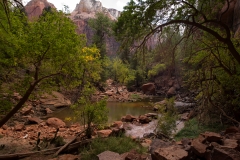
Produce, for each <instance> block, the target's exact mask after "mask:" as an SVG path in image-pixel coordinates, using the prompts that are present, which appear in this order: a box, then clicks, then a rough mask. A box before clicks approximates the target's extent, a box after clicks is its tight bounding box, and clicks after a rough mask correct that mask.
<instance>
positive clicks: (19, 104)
mask: <svg viewBox="0 0 240 160" xmlns="http://www.w3.org/2000/svg"><path fill="white" fill-rule="evenodd" d="M37 83H38V82H34V83H33V84H31V85H30V86H29V88H28V90H27V91H26V93H25V95H24V96H23V98H22V99H21V100H20V101H19V102H18V104H16V106H15V107H14V108H13V109H12V110H11V111H10V112H9V113H8V114H7V115H6V116H5V117H3V118H2V119H1V120H0V127H2V126H3V125H4V124H5V123H6V122H7V121H8V120H9V119H10V118H11V117H12V116H13V115H14V114H15V113H16V112H17V111H18V110H19V109H20V108H21V107H22V106H23V105H24V103H25V102H26V101H27V100H28V98H29V96H30V94H31V93H32V91H33V90H34V88H35V86H36V85H37Z"/></svg>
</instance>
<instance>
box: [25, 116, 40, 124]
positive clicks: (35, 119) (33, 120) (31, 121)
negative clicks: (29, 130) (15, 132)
mask: <svg viewBox="0 0 240 160" xmlns="http://www.w3.org/2000/svg"><path fill="white" fill-rule="evenodd" d="M41 122H42V120H41V119H40V118H38V117H29V118H28V123H29V124H40V123H41Z"/></svg>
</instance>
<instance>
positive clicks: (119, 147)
mask: <svg viewBox="0 0 240 160" xmlns="http://www.w3.org/2000/svg"><path fill="white" fill-rule="evenodd" d="M132 149H134V150H136V151H137V152H139V153H143V152H146V149H145V148H143V147H142V146H141V145H140V144H138V143H137V142H134V141H133V140H132V139H131V138H129V137H109V138H106V139H102V138H97V139H93V141H92V142H91V143H90V144H89V146H87V147H86V148H84V149H83V151H81V159H83V160H89V159H91V160H95V159H96V160H97V159H98V157H97V155H98V154H100V153H102V152H104V151H112V152H117V153H119V154H122V153H126V152H128V151H130V150H132Z"/></svg>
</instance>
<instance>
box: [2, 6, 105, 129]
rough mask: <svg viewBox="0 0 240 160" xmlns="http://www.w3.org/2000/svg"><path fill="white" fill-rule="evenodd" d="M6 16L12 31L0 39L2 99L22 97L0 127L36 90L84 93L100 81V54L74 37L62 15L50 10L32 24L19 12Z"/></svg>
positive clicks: (73, 28) (67, 19)
mask: <svg viewBox="0 0 240 160" xmlns="http://www.w3.org/2000/svg"><path fill="white" fill-rule="evenodd" d="M9 15H10V19H9V20H11V28H10V27H8V28H7V29H8V30H7V31H6V32H5V34H6V36H4V37H1V39H2V40H3V41H4V42H5V43H3V45H1V50H0V51H1V54H0V56H1V67H2V68H1V69H2V70H3V71H4V72H2V73H1V77H2V79H1V82H2V85H1V90H2V92H1V94H2V95H1V97H3V98H2V100H3V99H5V98H6V94H7V95H9V96H11V95H12V94H13V92H17V93H20V94H21V95H22V96H23V97H22V98H21V100H20V101H19V102H18V103H17V104H15V106H14V107H13V109H12V110H11V111H10V112H9V113H8V114H7V115H6V116H5V117H4V118H3V119H2V120H1V121H0V126H2V125H3V124H4V123H5V122H6V121H8V119H9V118H10V117H11V116H12V115H13V114H14V113H16V112H17V111H18V110H19V109H20V108H21V107H22V106H23V104H24V103H25V102H26V101H27V100H28V98H29V96H30V95H33V93H34V91H35V90H38V93H39V92H44V91H48V90H49V89H53V88H59V87H62V88H66V89H72V88H75V87H79V88H81V89H83V88H84V87H85V86H88V87H89V85H90V84H91V83H94V82H95V81H97V80H99V78H100V76H99V73H100V72H101V65H100V63H99V61H98V59H99V58H100V53H99V50H98V49H97V48H96V47H86V38H85V36H84V35H77V34H76V32H75V25H74V24H73V22H72V21H71V20H70V19H69V18H67V17H66V16H65V15H64V13H62V12H57V11H55V10H54V9H53V10H52V9H50V10H47V11H44V13H43V15H41V16H40V17H39V18H38V19H37V20H35V21H27V19H26V18H25V16H24V15H23V13H22V12H18V10H16V11H11V12H10V13H9ZM5 23H7V22H5ZM1 29H3V27H1ZM7 34H8V35H7ZM8 46H9V47H8ZM96 68H97V69H96ZM80 92H81V91H80Z"/></svg>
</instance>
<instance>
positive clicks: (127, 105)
mask: <svg viewBox="0 0 240 160" xmlns="http://www.w3.org/2000/svg"><path fill="white" fill-rule="evenodd" d="M149 105H150V104H149V103H148V102H108V103H107V108H108V109H109V113H108V122H109V123H112V122H114V121H117V120H121V117H122V116H125V115H127V114H131V115H133V116H139V115H143V114H145V113H149V112H151V110H150V109H149V108H148V107H146V106H149ZM50 116H51V117H57V118H60V119H62V120H65V118H67V117H73V116H74V113H73V111H72V110H71V109H70V108H68V107H67V108H61V109H59V110H57V111H55V112H54V113H53V114H52V115H50ZM70 123H72V122H70Z"/></svg>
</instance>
